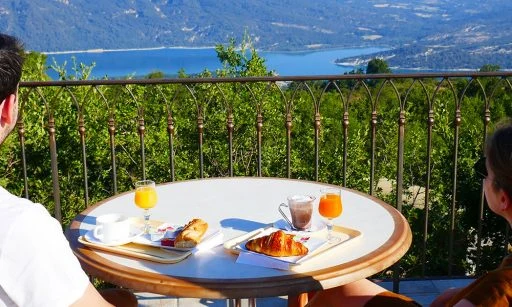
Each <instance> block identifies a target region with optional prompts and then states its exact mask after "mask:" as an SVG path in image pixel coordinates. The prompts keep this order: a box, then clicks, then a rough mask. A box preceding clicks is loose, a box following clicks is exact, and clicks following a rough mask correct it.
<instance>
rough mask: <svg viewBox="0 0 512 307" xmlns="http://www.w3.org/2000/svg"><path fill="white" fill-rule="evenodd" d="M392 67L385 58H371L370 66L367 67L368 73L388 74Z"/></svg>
mask: <svg viewBox="0 0 512 307" xmlns="http://www.w3.org/2000/svg"><path fill="white" fill-rule="evenodd" d="M390 72H391V69H389V66H388V63H387V62H386V61H384V60H383V59H379V58H375V59H371V60H370V62H368V66H367V67H366V73H367V74H369V75H370V74H387V73H390Z"/></svg>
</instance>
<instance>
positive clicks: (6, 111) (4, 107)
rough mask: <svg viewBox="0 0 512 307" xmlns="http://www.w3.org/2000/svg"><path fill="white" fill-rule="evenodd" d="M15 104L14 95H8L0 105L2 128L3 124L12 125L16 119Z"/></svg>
mask: <svg viewBox="0 0 512 307" xmlns="http://www.w3.org/2000/svg"><path fill="white" fill-rule="evenodd" d="M15 104H16V94H10V95H8V96H7V97H5V99H4V101H3V102H2V104H1V105H0V108H1V111H0V124H1V125H2V126H3V125H4V124H8V125H10V124H12V123H13V122H14V121H15V120H16V118H15V116H16V115H15V114H14V110H15Z"/></svg>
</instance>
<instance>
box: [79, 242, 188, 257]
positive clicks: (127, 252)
mask: <svg viewBox="0 0 512 307" xmlns="http://www.w3.org/2000/svg"><path fill="white" fill-rule="evenodd" d="M78 242H80V243H82V244H83V245H85V246H88V247H91V248H94V249H98V250H102V251H106V252H110V253H114V254H118V255H122V256H128V257H134V258H139V259H144V260H149V261H154V262H159V263H177V262H180V261H182V260H184V259H186V258H187V257H188V256H190V255H191V254H192V251H191V250H189V251H177V250H167V249H162V248H159V247H153V246H147V245H141V244H136V243H128V244H124V245H118V246H106V245H103V244H97V243H92V242H89V241H87V240H86V239H85V238H84V237H83V236H80V237H79V238H78Z"/></svg>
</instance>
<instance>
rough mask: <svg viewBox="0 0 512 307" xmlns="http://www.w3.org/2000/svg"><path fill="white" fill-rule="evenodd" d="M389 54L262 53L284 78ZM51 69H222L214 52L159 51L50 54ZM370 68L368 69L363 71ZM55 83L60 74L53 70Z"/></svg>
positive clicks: (101, 72)
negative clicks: (339, 62)
mask: <svg viewBox="0 0 512 307" xmlns="http://www.w3.org/2000/svg"><path fill="white" fill-rule="evenodd" d="M383 50H388V49H385V48H377V47H375V48H351V49H329V50H314V51H313V50H308V51H302V52H277V51H259V52H258V53H259V55H260V56H261V57H263V58H264V59H265V60H266V62H265V63H266V65H267V68H268V69H269V70H274V71H276V72H277V73H278V74H279V75H281V76H297V75H336V74H343V73H345V72H348V71H350V70H352V69H354V67H351V66H338V65H336V64H335V63H334V61H335V60H336V59H338V58H345V57H352V56H362V55H367V54H372V53H375V52H379V51H383ZM47 57H48V60H47V62H48V65H52V64H53V63H54V61H55V62H56V63H58V64H59V65H63V64H64V62H67V65H66V69H67V71H68V74H72V63H73V62H72V59H73V58H75V59H76V62H77V63H84V64H86V65H91V64H92V63H95V64H96V65H95V67H94V69H93V71H92V75H91V78H103V77H105V76H107V77H109V78H119V77H124V76H128V75H133V76H145V75H147V74H149V73H151V72H154V71H161V72H163V73H165V74H166V75H176V74H177V73H178V71H179V70H180V69H184V71H185V73H187V74H196V73H200V72H202V71H203V70H204V69H208V70H210V71H212V72H213V71H215V70H216V69H218V68H221V67H222V65H221V63H220V62H219V60H218V58H217V53H216V52H215V49H214V48H195V49H188V48H159V49H142V50H135V49H132V50H110V51H101V50H96V51H83V52H65V53H54V54H48V55H47ZM363 68H366V67H363ZM49 75H50V77H52V78H53V79H56V78H57V74H56V73H55V72H54V71H53V70H49Z"/></svg>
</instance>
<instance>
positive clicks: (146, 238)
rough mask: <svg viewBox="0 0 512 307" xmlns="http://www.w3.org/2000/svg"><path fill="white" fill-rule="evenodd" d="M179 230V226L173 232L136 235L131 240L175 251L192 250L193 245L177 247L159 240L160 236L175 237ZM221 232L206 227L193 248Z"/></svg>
mask: <svg viewBox="0 0 512 307" xmlns="http://www.w3.org/2000/svg"><path fill="white" fill-rule="evenodd" d="M171 225H172V224H171ZM180 231H181V228H179V229H178V230H177V231H175V232H172V231H167V232H166V233H165V235H163V236H162V237H161V238H157V237H155V236H153V237H152V236H151V235H150V234H144V235H142V236H138V237H136V238H135V239H134V240H133V242H134V243H137V244H142V245H149V246H154V247H160V248H163V249H172V250H177V251H190V250H193V249H194V247H191V248H179V247H174V246H164V245H162V243H161V242H160V240H161V239H162V238H170V239H174V238H176V236H177V235H178V233H179V232H180ZM221 234H222V233H221V232H220V230H219V229H215V228H213V229H212V228H208V230H206V233H205V234H204V236H203V238H202V239H201V242H200V243H199V244H198V245H197V246H196V247H195V248H198V247H200V245H203V244H204V243H205V242H206V241H209V240H210V239H213V238H216V237H218V236H217V235H221ZM205 245H207V244H205Z"/></svg>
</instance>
